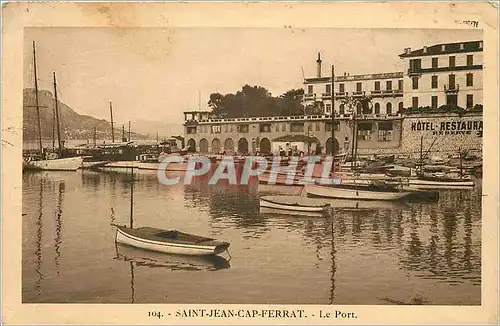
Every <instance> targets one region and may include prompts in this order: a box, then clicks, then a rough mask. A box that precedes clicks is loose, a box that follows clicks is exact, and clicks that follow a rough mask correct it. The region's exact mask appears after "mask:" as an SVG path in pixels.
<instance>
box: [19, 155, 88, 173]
mask: <svg viewBox="0 0 500 326" xmlns="http://www.w3.org/2000/svg"><path fill="white" fill-rule="evenodd" d="M82 163H83V158H82V157H80V156H79V157H68V158H58V159H53V160H40V161H30V162H26V163H25V164H24V169H28V170H44V171H76V170H78V168H80V167H81V166H82Z"/></svg>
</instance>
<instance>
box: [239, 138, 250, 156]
mask: <svg viewBox="0 0 500 326" xmlns="http://www.w3.org/2000/svg"><path fill="white" fill-rule="evenodd" d="M238 153H240V154H248V141H247V140H246V138H241V139H240V140H238Z"/></svg>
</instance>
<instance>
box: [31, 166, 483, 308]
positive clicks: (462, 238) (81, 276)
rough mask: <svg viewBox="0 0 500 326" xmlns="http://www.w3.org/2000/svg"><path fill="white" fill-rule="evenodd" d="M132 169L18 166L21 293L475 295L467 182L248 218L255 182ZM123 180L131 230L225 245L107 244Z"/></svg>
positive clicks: (117, 297) (477, 215)
mask: <svg viewBox="0 0 500 326" xmlns="http://www.w3.org/2000/svg"><path fill="white" fill-rule="evenodd" d="M134 172H135V174H134V180H135V181H134V182H133V183H132V182H131V174H130V173H125V172H93V171H77V172H36V173H24V174H23V216H22V234H23V257H22V300H23V302H25V303H225V304H229V303H233V304H238V303H239V304H245V303H248V304H250V303H252V304H363V305H365V304H369V305H394V304H428V305H480V304H481V180H480V179H479V180H476V181H477V182H476V186H475V187H474V188H473V189H470V190H443V191H440V193H439V195H440V196H439V199H438V200H436V201H419V202H414V201H413V202H394V203H392V202H370V204H369V205H367V204H363V205H357V204H356V203H353V205H352V207H350V208H349V207H343V208H334V209H333V212H332V215H331V216H329V217H308V216H291V215H283V214H273V215H264V214H260V212H259V195H262V193H259V187H258V186H259V185H258V183H257V182H255V180H254V182H252V183H251V184H249V185H245V186H234V185H228V184H223V183H219V184H217V185H209V184H208V179H207V178H201V179H198V180H197V182H196V183H195V184H191V185H184V184H178V185H171V186H166V185H162V184H160V183H159V182H158V178H157V175H156V172H155V171H142V170H139V171H134ZM132 187H133V226H134V227H141V226H150V227H157V228H162V229H176V230H179V231H182V232H188V233H193V234H198V235H202V236H209V237H213V238H216V239H219V240H222V241H227V242H230V243H231V247H230V248H229V252H230V256H229V255H228V254H227V253H224V254H222V255H221V257H220V258H207V259H203V258H196V257H182V256H171V255H165V254H159V253H153V252H147V251H142V250H139V249H134V248H130V247H126V246H122V245H116V244H115V241H114V238H115V230H116V228H115V227H114V226H113V225H112V224H120V225H122V224H123V225H129V223H130V210H131V190H132ZM333 206H335V205H333ZM344 206H345V205H344ZM348 206H349V205H348Z"/></svg>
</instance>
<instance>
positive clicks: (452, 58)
mask: <svg viewBox="0 0 500 326" xmlns="http://www.w3.org/2000/svg"><path fill="white" fill-rule="evenodd" d="M449 61H450V64H449V66H450V68H455V56H454V55H452V56H450V58H449Z"/></svg>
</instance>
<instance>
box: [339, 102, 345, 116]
mask: <svg viewBox="0 0 500 326" xmlns="http://www.w3.org/2000/svg"><path fill="white" fill-rule="evenodd" d="M339 113H340V114H344V113H345V105H344V104H340V107H339Z"/></svg>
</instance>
